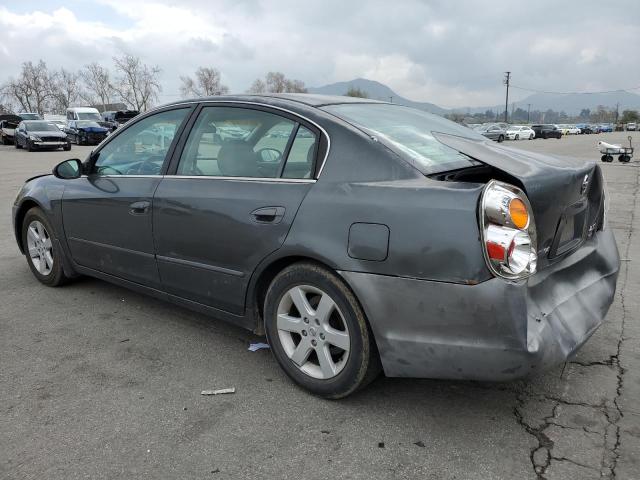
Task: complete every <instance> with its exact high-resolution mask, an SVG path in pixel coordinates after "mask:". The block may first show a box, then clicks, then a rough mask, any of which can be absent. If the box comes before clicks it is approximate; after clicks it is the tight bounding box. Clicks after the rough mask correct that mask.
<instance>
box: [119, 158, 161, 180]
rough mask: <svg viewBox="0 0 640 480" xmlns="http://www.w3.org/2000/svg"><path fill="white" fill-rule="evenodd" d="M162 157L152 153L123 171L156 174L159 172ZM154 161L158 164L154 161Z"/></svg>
mask: <svg viewBox="0 0 640 480" xmlns="http://www.w3.org/2000/svg"><path fill="white" fill-rule="evenodd" d="M163 160H164V158H163V157H162V156H160V155H153V156H151V157H149V158H147V159H145V160H142V161H141V162H139V163H137V164H136V165H134V166H132V167H130V168H128V169H127V171H126V172H125V174H126V175H157V174H158V173H160V168H161V165H162V161H163ZM156 161H158V162H160V164H157V163H155V162H156Z"/></svg>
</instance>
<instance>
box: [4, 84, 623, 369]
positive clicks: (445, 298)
mask: <svg viewBox="0 0 640 480" xmlns="http://www.w3.org/2000/svg"><path fill="white" fill-rule="evenodd" d="M337 101H340V102H349V101H355V102H366V100H357V99H356V100H353V99H348V98H345V97H335V98H331V97H330V98H327V97H324V96H292V95H285V96H281V97H273V96H263V97H252V96H240V97H219V98H215V99H209V100H198V101H187V102H180V103H179V104H176V105H185V104H186V105H189V106H196V105H195V104H197V103H199V102H207V103H208V104H213V105H215V104H220V105H223V104H229V103H231V104H235V105H238V106H247V105H248V104H249V103H250V102H258V103H260V105H261V106H260V107H259V108H271V107H272V108H274V110H273V111H274V112H275V113H280V114H282V115H289V116H292V115H293V116H294V117H295V116H300V118H301V119H302V120H301V121H304V122H307V123H308V124H313V125H316V126H317V127H318V128H319V129H320V130H321V131H322V132H323V135H324V134H325V133H324V132H326V136H327V145H326V147H328V148H325V150H327V155H326V161H325V158H324V156H323V155H320V156H319V158H317V159H316V161H317V168H316V172H318V175H317V181H314V180H311V181H303V182H295V181H292V182H288V181H287V182H285V181H275V180H268V179H263V180H256V179H230V178H175V177H173V176H172V174H173V172H174V171H175V165H176V161H177V158H178V157H179V154H180V152H181V149H182V147H183V145H184V141H185V138H186V133H188V130H189V128H190V127H191V125H192V124H193V120H194V118H195V117H194V116H193V115H192V116H191V117H190V119H188V120H187V121H186V122H185V129H184V131H183V132H182V133H181V134H180V135H179V136H177V137H176V140H175V143H174V145H173V146H172V148H171V150H170V153H169V158H168V160H167V162H166V163H165V167H164V168H163V172H162V173H163V175H158V176H149V177H144V176H139V177H135V176H134V177H131V178H102V179H96V178H88V177H82V178H81V179H78V180H71V181H69V180H67V181H64V180H59V179H56V178H54V177H52V176H44V177H39V178H35V179H32V180H30V181H28V182H27V183H26V184H25V187H24V188H23V190H22V191H21V193H20V195H19V197H18V199H17V200H16V204H15V206H14V218H15V219H16V220H18V221H19V219H20V218H21V215H23V214H24V211H25V209H26V208H27V207H28V205H31V204H33V203H31V202H34V203H35V204H38V205H40V206H41V207H42V208H43V210H44V211H45V213H46V214H47V215H48V217H49V219H50V220H51V222H52V224H53V228H54V231H55V234H56V236H57V237H58V239H59V240H60V245H61V247H62V248H63V250H64V251H65V253H66V254H67V255H68V256H69V258H70V259H71V261H70V263H69V264H68V265H66V266H65V271H67V272H68V273H69V274H72V273H84V274H88V275H93V276H96V277H98V278H102V279H105V280H108V281H112V282H115V283H118V284H121V285H124V286H127V287H129V288H133V289H136V290H137V291H143V292H146V293H149V294H151V295H154V296H156V297H157V298H161V299H165V300H169V301H173V302H175V303H178V304H180V305H184V306H187V307H189V308H192V309H194V310H198V311H201V312H204V313H208V314H211V315H214V316H216V317H217V318H221V319H224V320H227V321H231V322H234V323H236V324H239V325H242V326H244V327H246V328H250V329H252V330H255V331H259V330H260V328H261V325H260V322H261V319H260V316H259V305H256V298H257V292H256V286H257V285H258V284H259V279H260V276H261V274H262V273H263V272H265V271H267V270H268V269H269V267H270V266H271V265H274V262H279V261H282V260H284V261H285V262H286V261H287V259H290V258H300V257H304V258H308V259H312V260H316V261H319V262H322V263H324V264H325V265H327V266H329V267H331V268H334V269H335V270H336V271H339V272H340V273H341V275H342V276H343V278H344V279H345V281H347V283H348V284H349V285H350V286H351V288H352V289H353V290H354V292H355V293H356V295H357V297H358V299H359V301H360V302H361V304H362V305H363V307H364V308H365V311H366V313H367V316H368V318H369V321H370V323H371V326H372V329H373V332H374V335H375V338H376V342H377V343H378V346H379V351H380V353H381V357H382V361H383V365H384V368H385V371H386V372H387V374H389V375H393V376H409V375H410V376H434V377H454V378H485V379H507V378H513V377H516V376H521V375H524V374H526V373H528V372H529V371H531V370H536V369H538V368H542V367H546V366H548V365H551V364H553V363H555V362H559V361H562V360H564V359H565V358H566V357H567V356H568V355H570V354H571V353H572V352H574V351H575V349H576V348H577V347H579V345H580V344H581V343H582V342H583V341H585V340H586V338H587V337H588V336H589V335H590V334H591V333H592V332H593V330H594V329H595V328H596V327H597V326H598V325H599V323H600V322H601V321H602V319H603V318H604V314H605V313H606V310H607V309H608V307H609V305H610V303H611V301H612V296H613V292H614V289H615V279H616V276H617V270H618V254H617V250H616V248H615V243H614V240H613V236H612V234H611V233H610V232H608V231H605V232H599V233H596V234H595V235H585V236H584V238H585V239H586V240H585V241H584V243H582V244H581V245H577V246H576V247H575V250H574V251H573V252H572V253H570V254H568V255H558V256H557V257H556V258H552V256H551V251H552V247H553V245H552V242H553V239H554V238H555V237H556V236H557V235H556V234H557V227H558V225H559V224H561V221H560V220H561V218H562V215H563V214H565V212H566V211H567V209H569V208H576V207H575V205H576V202H579V201H583V202H584V203H585V207H584V208H585V211H586V212H588V215H586V218H585V222H584V227H585V228H586V227H588V226H590V225H591V224H592V223H593V222H596V223H597V219H598V215H599V206H600V203H601V198H600V196H599V193H598V194H596V193H594V192H599V188H597V187H599V185H600V184H599V183H598V182H601V173H600V171H599V169H598V168H597V166H595V165H594V164H593V163H590V162H576V163H575V164H567V163H563V162H560V161H558V160H556V159H553V158H550V157H544V156H540V155H533V154H524V153H522V152H518V151H514V150H511V149H509V148H504V147H500V146H497V145H495V144H493V143H491V142H488V141H473V140H467V139H462V138H460V137H453V136H451V135H444V134H437V133H436V135H437V136H438V138H439V139H440V141H442V142H443V143H446V144H447V145H449V146H451V147H452V148H455V149H457V150H459V151H461V152H464V153H466V154H467V155H469V156H471V157H473V158H475V159H476V160H478V161H480V162H482V163H483V164H485V165H489V166H492V167H493V168H494V170H493V171H492V173H491V175H496V176H500V177H501V178H503V179H504V178H506V179H507V180H509V181H512V182H513V183H515V184H517V185H519V186H521V187H522V188H523V189H524V190H525V191H526V193H527V195H528V197H529V199H530V201H531V204H532V206H533V209H534V213H535V221H536V226H537V227H538V236H539V239H540V244H539V258H538V260H539V266H540V271H539V272H538V273H537V274H536V275H534V276H533V277H531V278H530V279H528V280H527V281H521V282H519V283H512V282H506V281H504V280H501V279H497V278H493V277H492V275H491V274H490V272H489V270H488V269H487V266H486V264H485V261H484V258H483V253H482V246H481V244H480V232H479V228H478V221H477V218H476V216H477V205H478V200H479V197H480V194H481V192H482V189H483V187H484V184H485V182H486V179H483V178H481V177H477V178H472V179H471V180H469V179H466V180H465V181H458V180H455V179H453V180H452V181H444V180H442V179H436V178H429V177H425V176H424V175H423V174H422V173H420V172H419V171H418V170H416V169H415V168H414V167H412V166H411V164H410V163H408V162H406V161H405V160H404V159H403V158H402V156H401V153H400V152H397V151H394V150H393V149H392V148H390V147H389V146H386V145H383V144H382V142H377V141H375V140H374V139H372V138H371V137H369V136H368V135H366V134H365V133H364V132H362V131H360V130H358V129H357V128H355V127H353V126H352V125H349V124H348V123H346V122H344V121H342V120H340V119H338V118H336V117H335V116H333V115H331V114H329V113H327V112H324V111H322V110H320V109H318V108H316V107H317V106H318V105H322V104H326V103H331V102H337ZM163 108H171V107H170V106H169V107H163ZM195 110H196V109H195V108H194V109H193V110H192V111H195ZM150 114H153V112H149V113H148V114H146V115H150ZM146 115H141V116H139V117H137V118H136V119H134V120H132V121H131V122H129V123H128V124H127V126H125V127H123V128H122V129H119V130H118V132H117V133H116V134H115V135H113V136H112V137H110V138H109V139H107V140H106V141H105V142H104V143H103V144H102V145H105V144H107V143H108V142H109V141H111V140H112V139H113V138H117V136H118V134H119V133H120V132H122V131H124V130H126V128H129V126H131V125H134V124H135V123H136V122H137V121H139V120H140V119H142V118H145V116H146ZM329 140H330V145H329ZM100 148H101V146H99V147H98V149H100ZM88 161H90V160H88ZM585 174H588V175H590V178H592V182H593V184H592V185H594V186H593V188H591V189H590V190H589V193H588V195H587V197H586V198H583V197H582V196H581V194H580V187H581V184H582V181H583V178H584V175H585ZM139 202H150V203H151V205H150V208H149V212H148V213H146V212H145V213H140V214H135V215H134V214H132V213H131V212H130V209H131V208H132V205H138V204H139ZM571 205H573V207H571ZM263 208H267V209H275V211H276V212H278V215H276V217H277V218H278V221H274V222H272V223H271V222H267V223H265V222H261V221H259V220H260V219H258V218H256V217H255V216H252V212H255V211H256V210H260V209H263ZM15 226H16V235H17V236H18V235H19V232H18V228H19V225H17V224H16V225H15ZM354 226H355V227H354ZM354 228H355V229H354ZM385 233H386V239H385ZM385 243H388V245H385ZM383 252H384V255H383ZM539 317H542V318H541V319H540V321H538V320H537V319H538V318H539Z"/></svg>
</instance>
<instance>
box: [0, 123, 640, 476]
mask: <svg viewBox="0 0 640 480" xmlns="http://www.w3.org/2000/svg"><path fill="white" fill-rule="evenodd" d="M632 135H633V136H634V137H635V140H634V143H635V144H636V145H639V146H640V135H638V134H632ZM626 136H627V133H626V132H624V133H613V134H604V135H585V136H575V137H567V138H563V139H561V140H555V139H550V140H533V141H527V140H524V141H519V142H509V143H507V144H505V145H508V146H510V147H514V148H522V149H527V150H533V151H538V152H545V153H551V154H558V155H571V156H586V157H590V158H594V159H599V158H600V154H599V153H598V152H597V150H596V148H595V143H596V141H597V140H599V139H601V140H605V141H609V142H614V143H615V142H619V141H623V140H624V141H626V140H625V139H626ZM89 150H90V148H89V147H76V146H75V145H74V147H73V149H72V151H71V152H33V153H28V152H25V151H23V150H15V149H14V148H13V147H9V146H0V205H1V206H2V208H0V227H1V228H0V267H1V268H0V300H1V301H0V478H2V479H21V480H22V479H36V478H37V479H65V480H72V479H80V478H83V479H84V478H92V479H120V478H122V479H132V478H136V479H140V478H153V479H156V478H158V479H160V478H177V479H203V478H212V479H236V478H243V479H264V478H277V479H326V478H350V479H367V480H370V479H386V478H422V479H425V478H426V479H479V478H481V479H535V478H545V479H549V480H551V479H564V480H567V479H580V480H585V479H591V478H593V479H596V478H616V479H638V478H640V347H639V340H640V323H639V320H640V296H639V295H638V291H639V289H640V232H639V231H638V229H637V228H636V227H637V225H638V222H639V221H640V202H639V200H638V197H639V189H640V168H639V166H640V156H639V157H638V159H637V160H636V161H635V162H633V161H632V163H630V164H627V165H623V164H619V163H617V162H615V163H613V164H606V165H603V168H604V172H605V176H606V179H607V188H608V192H609V198H610V200H611V202H610V209H609V225H610V228H612V229H613V230H614V232H615V236H616V239H617V241H618V245H619V249H620V257H621V258H622V266H621V272H620V277H619V281H618V289H617V293H616V298H615V303H614V304H613V306H612V308H611V310H610V312H609V314H608V316H607V321H606V323H605V324H604V325H603V326H602V327H601V328H600V329H599V330H598V331H597V332H596V333H595V335H594V336H593V337H592V338H591V340H590V341H589V342H588V343H587V344H586V345H585V346H584V348H583V349H582V350H581V351H580V352H579V354H578V355H577V357H576V358H575V359H574V360H573V361H571V362H570V363H568V364H567V365H566V366H564V368H563V367H558V368H557V369H555V370H552V371H549V372H547V373H546V374H543V375H540V376H537V377H533V378H530V379H527V380H523V381H517V382H511V383H499V384H498V383H474V382H452V381H436V380H416V379H386V378H382V377H381V378H380V379H378V380H377V381H376V382H374V383H373V384H372V385H370V386H369V387H368V388H367V389H365V390H364V391H362V392H359V393H358V394H356V395H354V396H352V397H350V398H347V399H344V400H340V401H327V400H321V399H318V398H316V397H313V396H311V395H309V394H307V393H306V392H305V391H303V390H301V389H299V388H297V387H296V386H295V385H293V384H292V383H291V382H290V381H289V380H288V378H287V377H286V376H285V375H284V374H283V373H282V372H281V370H280V369H279V368H278V366H277V364H276V362H275V361H274V359H273V358H272V356H271V353H270V352H269V351H268V350H259V351H257V352H250V351H248V350H247V348H248V346H249V344H250V343H252V342H256V341H261V340H262V339H261V338H259V337H256V336H254V335H253V334H251V333H250V332H247V331H244V330H242V329H240V328H238V327H235V326H232V325H229V324H226V323H224V322H221V321H216V320H215V319H211V318H208V317H205V316H202V315H199V314H196V313H193V312H191V311H189V310H184V309H182V308H179V307H176V306H173V305H170V304H167V303H163V302H161V301H158V300H155V299H152V298H150V297H147V296H144V295H140V294H137V293H133V292H131V291H128V290H125V289H123V288H120V287H117V286H114V285H111V284H108V283H105V282H102V281H98V280H93V279H88V278H84V279H80V280H78V281H75V282H73V283H71V284H70V285H67V286H65V287H62V288H55V289H54V288H48V287H45V286H43V285H41V284H39V283H38V282H37V281H36V280H35V278H34V277H33V275H32V274H31V272H30V270H29V268H28V267H27V263H26V261H25V259H24V257H23V256H22V255H20V253H19V251H18V248H17V246H16V244H15V239H14V235H13V230H12V227H11V205H12V203H13V200H14V198H15V195H16V194H17V191H18V189H19V188H20V185H21V184H22V183H23V181H24V180H25V179H26V178H28V177H30V176H32V175H36V174H39V173H45V172H48V171H50V170H51V168H52V167H53V165H55V164H56V163H57V162H59V161H61V160H64V159H66V158H70V157H78V158H81V159H82V158H84V157H85V156H86V155H87V154H88V152H89ZM228 387H235V388H236V393H235V394H228V395H218V396H207V397H205V396H202V395H200V392H201V390H205V389H218V388H228Z"/></svg>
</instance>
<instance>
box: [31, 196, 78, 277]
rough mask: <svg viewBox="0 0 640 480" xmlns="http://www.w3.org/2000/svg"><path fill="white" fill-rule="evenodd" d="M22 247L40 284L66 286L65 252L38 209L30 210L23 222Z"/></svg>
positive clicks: (47, 221)
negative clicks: (63, 265) (63, 263)
mask: <svg viewBox="0 0 640 480" xmlns="http://www.w3.org/2000/svg"><path fill="white" fill-rule="evenodd" d="M22 246H23V248H24V251H25V254H26V257H27V263H28V264H29V268H30V269H31V272H32V273H33V275H34V276H35V277H36V278H37V279H38V281H39V282H40V283H43V284H44V285H47V286H49V287H57V286H59V285H62V284H64V283H65V282H66V281H67V280H68V278H67V276H66V275H65V274H64V269H63V267H62V261H63V257H64V252H62V250H61V248H60V244H59V243H58V242H57V241H56V238H55V237H54V235H53V228H52V227H51V224H50V223H49V220H47V217H46V216H45V214H44V213H43V212H42V210H41V209H40V208H38V207H33V208H32V209H30V210H29V211H28V212H27V214H26V215H25V217H24V220H23V222H22Z"/></svg>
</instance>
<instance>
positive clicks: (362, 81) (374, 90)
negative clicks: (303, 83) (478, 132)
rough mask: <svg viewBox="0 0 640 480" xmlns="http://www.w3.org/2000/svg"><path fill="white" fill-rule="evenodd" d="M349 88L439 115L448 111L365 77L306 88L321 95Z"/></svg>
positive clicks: (342, 93) (370, 96)
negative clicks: (411, 98) (415, 99)
mask: <svg viewBox="0 0 640 480" xmlns="http://www.w3.org/2000/svg"><path fill="white" fill-rule="evenodd" d="M350 88H359V89H360V90H362V91H363V92H365V93H366V94H367V96H368V97H369V98H371V99H373V100H384V101H386V102H388V101H389V100H391V101H392V102H393V103H397V104H400V105H406V106H408V107H414V108H418V109H420V110H426V111H428V112H431V113H437V114H439V115H443V114H445V113H447V112H448V110H446V109H444V108H441V107H439V106H437V105H434V104H433V103H428V102H414V101H413V100H409V99H408V98H404V97H402V96H400V95H398V94H397V93H396V92H394V91H393V90H391V89H390V88H389V87H387V86H386V85H384V84H382V83H380V82H376V81H374V80H367V79H366V78H356V79H354V80H351V81H348V82H337V83H331V84H329V85H324V86H322V87H309V88H307V90H308V92H309V93H320V94H323V95H344V94H345V93H347V90H349V89H350Z"/></svg>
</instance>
